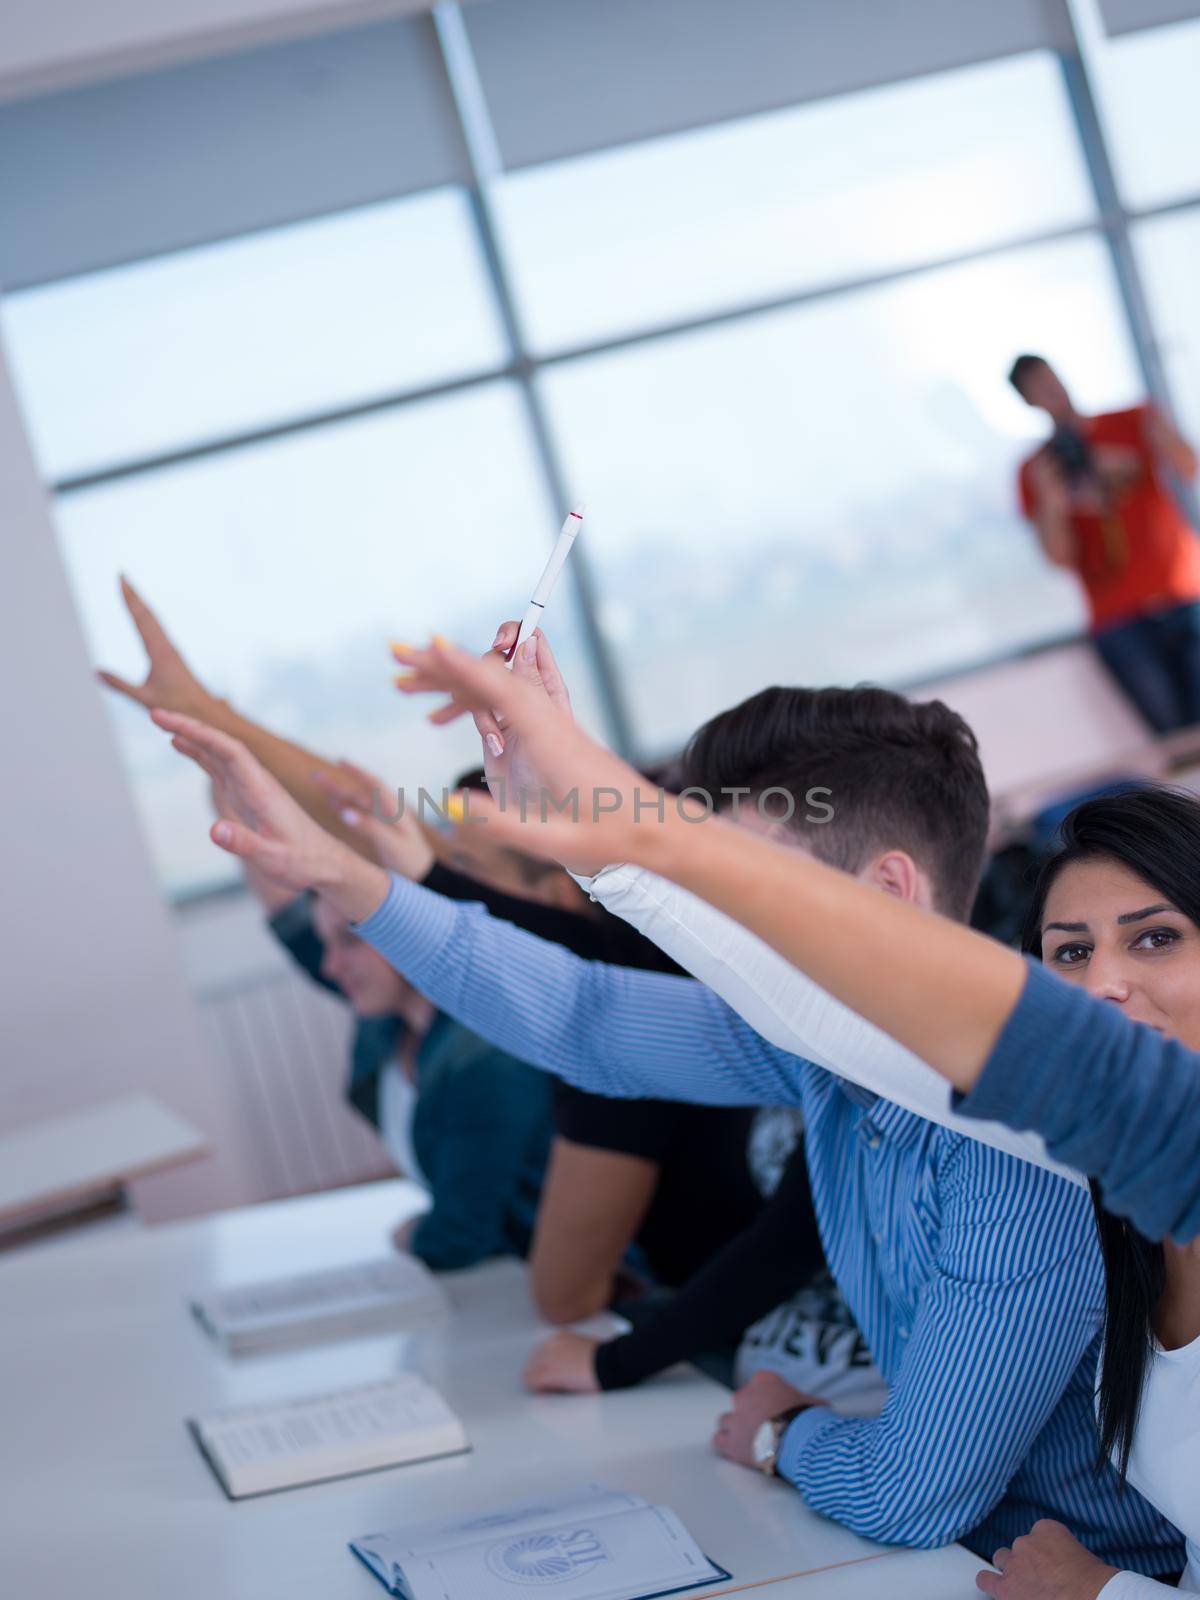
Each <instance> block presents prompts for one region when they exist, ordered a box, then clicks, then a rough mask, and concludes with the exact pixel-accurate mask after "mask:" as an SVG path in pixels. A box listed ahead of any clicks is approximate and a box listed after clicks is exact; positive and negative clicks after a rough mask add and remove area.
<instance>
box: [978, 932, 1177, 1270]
mask: <svg viewBox="0 0 1200 1600" xmlns="http://www.w3.org/2000/svg"><path fill="white" fill-rule="evenodd" d="M956 1098H957V1101H958V1110H960V1111H961V1112H963V1113H964V1114H965V1115H966V1116H969V1117H980V1118H983V1119H985V1120H995V1121H998V1122H1006V1123H1008V1125H1009V1126H1010V1127H1012V1128H1021V1129H1025V1128H1033V1129H1036V1130H1037V1132H1038V1133H1040V1134H1041V1135H1042V1136H1043V1137H1044V1139H1045V1140H1046V1144H1047V1146H1048V1148H1049V1150H1050V1153H1051V1154H1052V1155H1054V1156H1057V1158H1058V1159H1059V1160H1060V1161H1064V1162H1066V1163H1067V1164H1068V1165H1070V1166H1072V1167H1076V1168H1077V1169H1078V1170H1079V1171H1081V1172H1086V1173H1089V1174H1091V1176H1092V1177H1094V1178H1097V1179H1098V1180H1099V1182H1100V1187H1101V1191H1102V1193H1103V1197H1104V1203H1105V1205H1106V1206H1107V1207H1108V1208H1109V1210H1110V1211H1114V1212H1116V1213H1117V1214H1118V1215H1120V1216H1123V1217H1128V1218H1129V1219H1130V1221H1131V1222H1132V1223H1133V1224H1134V1226H1135V1227H1136V1228H1137V1229H1138V1230H1139V1231H1140V1232H1141V1233H1143V1234H1145V1235H1146V1237H1147V1238H1150V1239H1162V1238H1166V1237H1167V1236H1168V1235H1169V1236H1170V1237H1171V1238H1173V1239H1175V1240H1177V1241H1178V1242H1180V1243H1184V1242H1186V1241H1187V1240H1189V1239H1193V1238H1195V1237H1196V1235H1197V1234H1200V1055H1198V1054H1196V1053H1195V1052H1194V1051H1191V1050H1187V1049H1185V1048H1184V1046H1183V1045H1181V1044H1179V1043H1177V1042H1176V1041H1174V1040H1171V1039H1166V1038H1164V1037H1163V1036H1162V1035H1161V1034H1160V1033H1157V1032H1156V1031H1155V1030H1154V1029H1153V1028H1148V1027H1146V1026H1144V1025H1142V1024H1138V1023H1134V1022H1130V1020H1129V1019H1128V1018H1127V1017H1125V1016H1123V1015H1122V1014H1121V1012H1120V1011H1119V1010H1118V1008H1117V1007H1116V1006H1115V1005H1113V1004H1111V1003H1110V1002H1107V1001H1101V1000H1095V999H1093V998H1092V997H1091V996H1090V995H1087V994H1084V993H1083V991H1082V990H1080V989H1076V988H1074V987H1073V986H1072V985H1071V984H1070V983H1067V982H1065V981H1064V980H1063V979H1061V978H1059V977H1058V976H1057V975H1056V974H1054V973H1052V972H1049V971H1047V969H1046V968H1045V967H1043V966H1042V965H1041V964H1040V963H1038V962H1034V961H1030V962H1029V970H1028V973H1027V975H1026V979H1025V986H1024V989H1023V990H1022V992H1021V998H1020V1000H1019V1001H1018V1002H1017V1005H1016V1007H1015V1008H1014V1010H1013V1012H1012V1015H1011V1016H1010V1017H1009V1019H1008V1022H1007V1023H1006V1024H1005V1027H1004V1031H1003V1032H1002V1033H1001V1035H1000V1038H999V1039H998V1040H997V1041H996V1045H995V1048H994V1049H993V1051H992V1054H991V1056H990V1057H989V1058H988V1061H987V1062H986V1064H985V1066H984V1069H983V1072H982V1074H981V1075H980V1078H979V1081H978V1082H977V1083H976V1085H975V1087H974V1088H973V1089H972V1091H971V1092H970V1094H968V1095H965V1096H960V1097H956Z"/></svg>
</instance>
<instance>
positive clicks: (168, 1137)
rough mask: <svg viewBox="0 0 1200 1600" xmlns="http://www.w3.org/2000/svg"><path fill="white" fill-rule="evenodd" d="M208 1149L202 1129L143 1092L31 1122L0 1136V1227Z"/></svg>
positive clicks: (77, 1205) (60, 1208)
mask: <svg viewBox="0 0 1200 1600" xmlns="http://www.w3.org/2000/svg"><path fill="white" fill-rule="evenodd" d="M207 1153H208V1146H207V1145H206V1143H205V1141H204V1136H203V1135H202V1134H200V1133H198V1132H197V1130H196V1129H195V1128H193V1127H192V1125H191V1124H190V1123H188V1122H185V1121H184V1120H183V1118H182V1117H180V1116H177V1115H176V1114H175V1112H173V1111H170V1110H168V1108H167V1107H166V1106H164V1105H163V1104H162V1103H161V1102H160V1101H158V1100H155V1099H153V1098H152V1097H151V1096H150V1095H145V1094H130V1095H123V1096H121V1098H120V1099H117V1100H107V1101H105V1102H103V1103H102V1104H101V1105H98V1106H91V1107H89V1108H88V1109H87V1110H85V1111H73V1112H70V1113H69V1114H68V1115H66V1116H61V1117H50V1118H48V1119H47V1120H45V1121H43V1122H36V1123H34V1124H33V1126H32V1127H29V1128H20V1129H18V1130H17V1132H16V1133H7V1134H4V1135H3V1136H0V1228H4V1229H8V1228H15V1227H18V1226H20V1227H25V1226H30V1225H32V1224H35V1223H37V1222H41V1221H46V1220H49V1219H52V1218H56V1217H60V1216H63V1215H68V1214H70V1213H71V1212H72V1211H73V1210H80V1209H82V1208H84V1207H86V1206H88V1205H90V1204H95V1203H96V1202H97V1201H99V1200H102V1199H105V1198H107V1197H110V1196H117V1195H118V1194H119V1193H120V1192H121V1191H122V1190H123V1189H124V1187H125V1185H126V1184H128V1183H129V1182H131V1180H132V1179H134V1178H145V1177H149V1176H150V1175H151V1174H152V1173H156V1172H165V1171H166V1170H167V1169H168V1168H169V1167H176V1166H180V1165H182V1164H183V1163H184V1162H186V1161H195V1160H197V1159H198V1158H199V1157H200V1156H203V1155H206V1154H207ZM0 1242H3V1235H2V1234H0Z"/></svg>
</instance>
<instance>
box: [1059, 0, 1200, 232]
mask: <svg viewBox="0 0 1200 1600" xmlns="http://www.w3.org/2000/svg"><path fill="white" fill-rule="evenodd" d="M1091 3H1092V6H1094V4H1095V0H1091ZM1089 15H1090V10H1085V12H1084V16H1085V19H1086V18H1087V17H1088V16H1089ZM1090 39H1091V44H1092V55H1091V59H1092V62H1093V65H1094V71H1095V77H1096V84H1097V88H1098V90H1099V93H1100V98H1101V107H1102V110H1103V112H1104V115H1105V119H1106V123H1107V131H1108V135H1109V142H1110V148H1111V150H1112V156H1113V161H1114V163H1115V166H1116V169H1117V176H1118V179H1119V181H1120V185H1121V193H1122V197H1123V199H1124V200H1125V202H1126V204H1127V205H1129V206H1131V207H1133V208H1134V209H1135V210H1146V209H1148V208H1149V207H1151V206H1156V205H1162V204H1163V203H1165V202H1169V201H1178V200H1181V199H1194V198H1196V197H1197V196H1200V96H1198V95H1197V92H1196V86H1197V84H1198V83H1200V20H1198V21H1195V22H1180V23H1176V24H1175V25H1173V26H1170V27H1159V28H1147V29H1146V30H1144V31H1143V32H1140V33H1133V34H1129V35H1127V36H1124V37H1121V38H1117V39H1109V38H1107V37H1105V36H1104V35H1103V33H1102V31H1101V29H1100V26H1099V23H1098V19H1095V18H1093V25H1092V32H1091V34H1090Z"/></svg>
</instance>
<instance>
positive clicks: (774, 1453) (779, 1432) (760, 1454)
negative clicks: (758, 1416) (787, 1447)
mask: <svg viewBox="0 0 1200 1600" xmlns="http://www.w3.org/2000/svg"><path fill="white" fill-rule="evenodd" d="M807 1410H808V1407H807V1406H792V1407H791V1409H790V1410H788V1411H781V1412H780V1413H779V1415H778V1416H777V1417H768V1418H767V1420H766V1421H765V1422H764V1423H763V1425H762V1427H761V1428H759V1430H758V1432H757V1433H756V1434H755V1435H754V1440H753V1442H752V1444H751V1446H750V1448H751V1451H752V1452H753V1455H754V1465H755V1466H756V1467H757V1468H758V1469H759V1471H760V1472H765V1473H766V1475H767V1477H768V1478H773V1477H774V1476H775V1461H776V1458H777V1457H778V1455H779V1446H780V1444H781V1443H782V1442H783V1435H784V1433H785V1432H786V1430H787V1425H788V1423H789V1422H791V1421H792V1419H793V1418H795V1417H798V1416H799V1415H800V1413H801V1412H802V1411H807Z"/></svg>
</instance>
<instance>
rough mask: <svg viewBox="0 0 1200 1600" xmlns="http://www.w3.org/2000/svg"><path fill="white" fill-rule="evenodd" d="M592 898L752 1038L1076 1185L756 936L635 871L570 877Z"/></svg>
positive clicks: (1031, 1143)
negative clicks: (965, 1105) (955, 1104)
mask: <svg viewBox="0 0 1200 1600" xmlns="http://www.w3.org/2000/svg"><path fill="white" fill-rule="evenodd" d="M576 881H577V882H578V883H579V884H580V886H581V888H583V889H584V890H585V891H586V892H587V893H588V894H589V895H590V896H591V897H592V899H593V900H595V901H597V902H598V903H599V904H600V905H602V906H604V907H605V909H606V910H608V911H611V912H613V913H615V915H616V916H618V917H621V918H622V919H623V920H624V921H625V922H628V923H630V924H631V925H632V926H633V927H635V928H637V929H638V931H639V932H640V933H644V934H645V935H646V937H647V938H648V939H652V940H653V941H654V943H655V944H656V945H658V946H659V948H660V949H662V950H665V951H666V953H667V954H668V955H669V956H670V957H671V958H672V959H673V960H674V961H677V962H678V963H679V965H680V966H681V967H682V968H683V969H684V970H685V971H686V972H690V973H691V974H692V976H693V977H695V978H699V980H700V981H701V983H704V984H706V985H707V986H708V987H709V988H710V989H712V990H713V991H714V992H715V993H716V994H718V995H720V997H721V999H722V1000H724V1001H725V1003H726V1004H727V1005H728V1006H730V1007H731V1008H732V1009H733V1010H734V1011H736V1012H737V1013H738V1015H739V1016H741V1017H743V1018H744V1019H745V1020H746V1021H747V1022H748V1023H749V1024H750V1026H751V1027H752V1028H753V1029H754V1030H755V1032H756V1033H759V1034H761V1035H762V1037H763V1038H764V1039H767V1040H769V1042H770V1043H771V1044H773V1045H775V1046H776V1047H777V1048H779V1049H781V1050H786V1051H788V1052H789V1053H790V1054H791V1055H795V1056H800V1057H802V1058H803V1059H804V1060H806V1061H812V1062H815V1063H816V1064H817V1066H819V1067H824V1068H825V1069H826V1070H827V1071H829V1072H834V1073H836V1074H837V1075H838V1076H839V1077H841V1078H846V1079H848V1080H849V1081H850V1082H852V1083H857V1084H859V1085H861V1086H862V1088H864V1089H868V1090H870V1091H871V1093H873V1094H877V1095H879V1096H880V1097H881V1098H882V1099H884V1100H890V1101H892V1102H893V1103H894V1104H896V1105H899V1106H903V1107H904V1108H905V1110H907V1111H913V1112H915V1113H916V1114H917V1115H918V1116H921V1117H925V1118H926V1119H927V1120H928V1121H930V1122H936V1123H939V1124H940V1125H941V1126H942V1127H945V1128H952V1129H953V1130H954V1131H955V1132H956V1133H961V1134H964V1135H966V1136H967V1137H968V1138H971V1139H977V1140H979V1141H980V1143H982V1144H988V1145H992V1146H994V1147H995V1148H996V1149H997V1150H1003V1151H1005V1152H1007V1153H1008V1154H1009V1155H1015V1156H1020V1157H1021V1158H1022V1159H1023V1160H1025V1161H1032V1162H1033V1163H1035V1165H1037V1166H1041V1167H1047V1168H1049V1170H1050V1171H1052V1172H1057V1173H1059V1174H1061V1175H1062V1176H1064V1177H1067V1178H1069V1179H1071V1181H1072V1182H1074V1183H1077V1184H1081V1185H1082V1184H1083V1183H1084V1179H1083V1178H1082V1177H1081V1176H1080V1175H1079V1174H1078V1173H1077V1172H1074V1171H1072V1170H1071V1169H1070V1168H1068V1167H1064V1166H1061V1165H1060V1164H1059V1163H1058V1162H1056V1161H1054V1160H1052V1159H1051V1157H1050V1156H1049V1155H1047V1153H1046V1146H1045V1144H1044V1142H1043V1141H1042V1139H1041V1138H1040V1137H1039V1136H1038V1135H1037V1134H1034V1133H1017V1132H1014V1130H1013V1129H1011V1128H1007V1127H1005V1126H1004V1125H1003V1124H1002V1123H998V1122H980V1121H977V1120H976V1119H974V1118H971V1117H962V1116H959V1115H958V1113H957V1112H955V1111H954V1110H953V1109H952V1108H951V1088H950V1085H949V1084H948V1083H947V1081H946V1080H945V1079H944V1078H943V1077H941V1076H940V1075H939V1074H938V1073H936V1072H935V1071H934V1070H933V1068H932V1067H930V1066H929V1065H928V1064H927V1063H926V1062H924V1061H922V1060H920V1058H919V1057H917V1056H915V1055H913V1053H912V1052H911V1051H910V1050H906V1049H905V1047H904V1046H903V1045H901V1044H897V1042H896V1041H895V1040H894V1039H892V1038H890V1037H889V1036H888V1035H887V1034H886V1033H884V1032H883V1031H882V1030H881V1029H879V1028H877V1027H875V1025H874V1023H871V1022H867V1021H866V1020H865V1019H864V1018H863V1017H860V1016H859V1015H858V1014H857V1013H856V1012H854V1011H851V1010H850V1008H849V1007H848V1006H844V1005H843V1004H842V1003H841V1001H840V1000H835V999H834V998H833V996H832V995H830V994H828V993H827V992H826V991H825V990H824V989H822V988H820V987H819V986H818V985H817V984H815V983H814V982H813V981H812V979H811V978H808V977H806V976H805V975H804V973H802V972H800V971H799V970H798V969H797V968H796V967H793V966H792V965H791V963H790V962H788V961H786V960H785V959H784V958H783V956H781V955H779V954H778V952H777V951H775V950H773V949H772V948H771V947H770V945H768V944H765V943H764V942H763V940H761V939H760V938H759V937H758V936H757V934H753V933H751V932H750V931H749V930H748V929H746V928H743V927H742V925H741V923H739V922H736V921H735V920H734V919H733V918H732V917H729V916H726V914H725V913H724V912H723V911H718V910H717V908H716V907H715V906H711V905H709V904H708V902H707V901H705V900H701V899H700V898H699V897H698V896H697V895H694V894H692V893H691V892H690V891H689V890H687V889H681V888H680V887H679V885H678V884H674V883H670V882H669V881H668V880H667V879H665V878H660V877H658V876H656V875H655V874H654V873H652V872H647V871H645V870H644V869H643V868H641V867H632V866H612V867H605V868H604V870H603V871H602V872H600V873H599V874H597V876H596V877H594V878H578V879H577V880H576Z"/></svg>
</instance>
